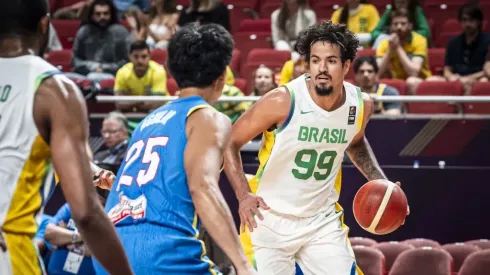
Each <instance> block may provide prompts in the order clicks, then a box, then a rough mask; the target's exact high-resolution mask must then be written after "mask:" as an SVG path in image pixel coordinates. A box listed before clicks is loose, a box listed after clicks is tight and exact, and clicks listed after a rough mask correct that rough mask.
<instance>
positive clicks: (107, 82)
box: [99, 78, 115, 89]
mask: <svg viewBox="0 0 490 275" xmlns="http://www.w3.org/2000/svg"><path fill="white" fill-rule="evenodd" d="M114 83H115V81H114V78H108V79H104V80H102V81H101V82H99V85H100V88H102V89H114Z"/></svg>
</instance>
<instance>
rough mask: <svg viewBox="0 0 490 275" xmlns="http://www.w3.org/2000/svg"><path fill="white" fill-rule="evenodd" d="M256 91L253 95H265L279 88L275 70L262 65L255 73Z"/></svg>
mask: <svg viewBox="0 0 490 275" xmlns="http://www.w3.org/2000/svg"><path fill="white" fill-rule="evenodd" d="M254 75H255V76H254V91H253V95H255V96H263V95H265V94H266V93H268V92H270V91H271V90H273V89H275V88H277V84H276V82H275V81H274V71H272V70H271V69H270V68H268V67H266V66H264V65H261V66H260V67H259V68H258V69H257V70H256V71H255V73H254Z"/></svg>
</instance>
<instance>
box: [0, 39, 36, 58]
mask: <svg viewBox="0 0 490 275" xmlns="http://www.w3.org/2000/svg"><path fill="white" fill-rule="evenodd" d="M32 52H33V51H32V50H30V49H29V47H27V45H26V42H25V41H23V40H22V39H20V38H14V37H12V38H3V39H0V57H17V56H22V55H28V54H32Z"/></svg>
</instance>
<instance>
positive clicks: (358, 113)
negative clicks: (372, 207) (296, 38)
mask: <svg viewBox="0 0 490 275" xmlns="http://www.w3.org/2000/svg"><path fill="white" fill-rule="evenodd" d="M307 77H309V76H308V75H303V76H300V77H298V78H296V79H295V80H293V81H291V82H289V83H288V84H286V87H287V88H288V90H289V92H290V94H291V109H290V112H289V116H288V117H287V119H286V121H285V122H284V123H283V125H281V127H279V128H278V129H276V130H274V131H273V132H265V133H264V144H263V148H262V149H261V150H260V152H259V159H260V163H261V164H260V167H259V170H258V172H257V175H256V176H255V178H253V179H252V180H251V182H250V184H251V186H252V189H255V188H253V185H254V184H256V185H258V189H257V195H259V196H261V197H262V198H263V199H264V200H265V202H266V203H267V204H268V205H269V206H270V207H271V208H272V209H273V210H274V211H276V212H279V213H283V214H289V215H294V216H298V217H310V216H314V215H315V214H316V213H319V212H322V211H330V210H331V209H335V203H336V202H337V201H338V199H339V195H340V180H341V179H340V178H341V172H340V168H341V164H342V160H343V158H344V152H345V150H346V149H347V147H348V146H349V144H350V143H351V141H352V139H353V138H354V136H355V135H356V134H357V133H358V132H359V130H360V129H361V126H362V117H363V100H362V94H361V91H360V89H359V88H357V87H355V86H354V85H352V84H350V83H347V82H344V89H345V93H346V98H345V103H344V104H343V105H342V106H341V107H339V108H338V109H336V110H334V111H331V112H328V111H326V110H324V109H322V108H321V107H320V106H318V105H317V104H316V103H315V102H314V101H313V99H312V98H311V96H310V94H309V92H308V88H307V86H306V80H307ZM252 191H254V190H252Z"/></svg>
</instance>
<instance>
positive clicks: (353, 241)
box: [349, 237, 378, 246]
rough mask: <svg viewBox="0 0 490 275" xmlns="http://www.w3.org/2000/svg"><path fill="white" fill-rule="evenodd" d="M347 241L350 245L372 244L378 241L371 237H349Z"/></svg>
mask: <svg viewBox="0 0 490 275" xmlns="http://www.w3.org/2000/svg"><path fill="white" fill-rule="evenodd" d="M349 241H350V244H351V245H352V246H356V245H363V246H373V245H375V244H377V243H378V242H376V241H375V240H373V239H370V238H364V237H350V238H349Z"/></svg>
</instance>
